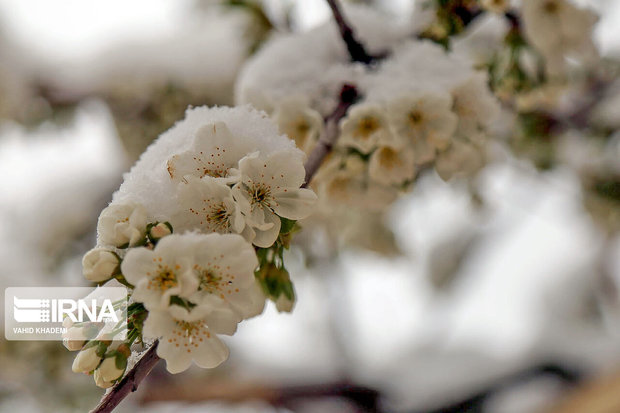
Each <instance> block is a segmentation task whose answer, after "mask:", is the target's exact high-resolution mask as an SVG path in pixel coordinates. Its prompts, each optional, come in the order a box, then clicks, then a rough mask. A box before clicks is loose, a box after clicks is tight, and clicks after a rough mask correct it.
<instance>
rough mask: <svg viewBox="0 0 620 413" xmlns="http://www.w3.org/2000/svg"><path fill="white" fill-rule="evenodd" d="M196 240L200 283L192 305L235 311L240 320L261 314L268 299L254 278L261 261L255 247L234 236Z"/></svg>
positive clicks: (206, 237)
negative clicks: (257, 256)
mask: <svg viewBox="0 0 620 413" xmlns="http://www.w3.org/2000/svg"><path fill="white" fill-rule="evenodd" d="M195 239H196V240H195V242H194V245H193V249H194V250H195V259H194V265H193V270H194V274H195V275H196V277H197V278H198V282H199V283H198V288H197V291H196V292H195V293H193V294H192V295H191V296H190V297H189V298H190V300H191V302H193V303H195V304H197V305H199V306H207V307H208V308H209V309H222V308H224V309H229V310H232V311H233V312H234V313H235V314H237V315H238V316H239V321H240V320H241V319H246V318H249V317H253V316H255V315H257V314H259V313H261V312H262V311H263V307H264V304H265V296H264V295H263V294H262V291H260V288H259V287H258V286H257V283H256V280H255V277H254V270H255V269H256V268H257V267H258V260H257V258H256V254H255V252H254V248H253V247H252V245H251V244H249V243H248V242H246V241H245V240H244V239H243V238H242V237H241V236H239V235H233V234H228V235H219V234H211V235H209V236H200V237H198V236H197V237H195ZM229 330H230V328H229Z"/></svg>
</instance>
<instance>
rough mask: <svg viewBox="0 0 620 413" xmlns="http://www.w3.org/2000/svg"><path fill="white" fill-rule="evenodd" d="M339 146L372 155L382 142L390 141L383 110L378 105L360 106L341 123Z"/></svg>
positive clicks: (353, 108) (350, 110) (354, 108)
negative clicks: (349, 147)
mask: <svg viewBox="0 0 620 413" xmlns="http://www.w3.org/2000/svg"><path fill="white" fill-rule="evenodd" d="M340 131H341V133H340V140H339V144H342V145H345V146H351V147H353V148H355V149H357V150H359V151H360V152H361V153H363V154H368V153H370V152H371V151H372V150H373V149H375V148H376V147H377V146H378V145H379V143H380V142H386V141H388V140H389V133H390V132H389V129H388V124H387V121H386V118H385V115H384V111H383V109H382V108H381V107H380V106H378V105H376V104H358V105H354V106H353V107H351V109H349V112H348V114H347V116H346V117H344V118H343V119H342V120H341V121H340Z"/></svg>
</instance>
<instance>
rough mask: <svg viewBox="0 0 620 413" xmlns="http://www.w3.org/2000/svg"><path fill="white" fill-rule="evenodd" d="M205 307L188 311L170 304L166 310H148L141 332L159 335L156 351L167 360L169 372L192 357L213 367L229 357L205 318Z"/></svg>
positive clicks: (184, 365) (179, 368)
mask: <svg viewBox="0 0 620 413" xmlns="http://www.w3.org/2000/svg"><path fill="white" fill-rule="evenodd" d="M205 316H206V312H205V310H204V308H195V309H193V310H191V311H188V310H187V309H185V308H183V307H180V306H176V305H175V306H171V307H170V308H169V309H168V311H159V310H154V311H150V312H149V315H148V318H147V319H146V321H145V323H144V336H145V337H149V338H158V339H159V345H158V346H157V355H158V356H159V357H161V358H163V359H164V360H166V369H167V370H168V371H169V372H170V373H180V372H182V371H184V370H186V369H187V368H188V367H189V366H190V365H191V363H192V361H194V362H195V363H196V364H197V365H198V366H200V367H204V368H214V367H217V366H218V365H220V364H221V363H222V362H224V361H225V360H226V359H227V358H228V348H227V347H226V345H225V344H224V343H222V341H221V340H220V339H219V338H218V337H217V336H216V335H215V332H214V331H212V330H211V329H210V328H209V326H208V325H207V323H206V321H205Z"/></svg>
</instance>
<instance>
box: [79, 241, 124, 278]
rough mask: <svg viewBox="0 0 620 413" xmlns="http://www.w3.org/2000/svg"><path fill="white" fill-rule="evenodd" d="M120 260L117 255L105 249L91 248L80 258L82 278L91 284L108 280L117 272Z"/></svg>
mask: <svg viewBox="0 0 620 413" xmlns="http://www.w3.org/2000/svg"><path fill="white" fill-rule="evenodd" d="M119 264H120V260H119V258H118V255H116V254H115V253H114V252H112V251H109V250H107V249H105V248H93V249H92V250H90V251H88V252H87V253H86V254H84V258H82V273H83V274H84V278H86V279H87V280H89V281H93V282H103V281H106V280H109V279H110V277H112V276H113V275H114V274H116V273H117V272H118V269H119Z"/></svg>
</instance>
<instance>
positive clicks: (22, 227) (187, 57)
mask: <svg viewBox="0 0 620 413" xmlns="http://www.w3.org/2000/svg"><path fill="white" fill-rule="evenodd" d="M224 3H225V4H222V2H216V1H197V0H132V1H120V0H106V1H100V0H89V1H78V0H53V1H50V0H0V287H1V288H2V289H4V288H6V287H15V286H77V285H87V284H86V281H85V280H84V279H83V277H82V275H81V256H82V255H83V254H84V252H86V251H87V250H88V249H90V248H91V247H92V245H93V244H94V242H95V226H96V220H97V216H98V214H99V212H100V211H101V209H102V208H104V207H105V206H106V205H107V203H108V202H109V201H110V200H111V195H112V192H113V191H114V190H115V189H116V188H117V187H118V185H119V184H120V182H121V181H122V174H123V173H124V172H126V171H127V170H128V169H129V167H130V166H131V164H132V163H133V162H134V161H135V160H136V159H137V157H138V156H139V154H140V153H141V152H142V150H144V148H145V147H146V145H148V143H149V142H150V141H152V139H154V138H155V137H156V136H157V135H158V134H159V133H160V132H162V131H164V130H165V129H167V128H168V127H170V126H171V125H172V124H173V123H174V121H175V120H178V119H180V118H181V117H182V116H183V111H184V109H185V108H186V107H187V106H188V105H190V104H191V105H202V104H209V105H214V104H218V105H230V104H232V103H233V85H234V81H235V77H236V74H237V72H238V70H239V69H240V67H241V66H242V64H243V62H244V61H245V60H246V59H247V58H248V57H249V56H250V55H251V54H252V53H253V52H254V51H255V50H257V49H258V48H259V47H260V44H261V43H262V42H263V41H264V40H265V38H266V37H267V36H269V33H270V31H272V30H280V31H286V30H292V31H303V30H308V29H310V28H312V27H315V26H316V25H317V24H320V23H322V22H324V21H325V20H326V19H328V18H329V17H330V16H329V13H328V9H327V7H326V5H325V4H324V2H323V1H322V0H304V1H303V2H302V1H301V0H299V1H294V0H269V1H264V2H258V3H252V2H235V1H229V2H224ZM368 3H373V2H368ZM581 3H582V4H589V5H591V6H592V7H595V8H596V9H598V10H599V11H600V12H601V19H600V21H599V23H598V25H597V29H596V32H595V40H596V43H597V45H598V46H599V48H600V50H601V52H602V54H603V55H604V56H606V57H620V24H619V23H620V3H619V2H616V1H613V0H607V1H605V0H592V1H581ZM374 6H375V7H378V8H381V9H383V10H384V11H385V12H386V13H392V14H393V15H394V16H395V18H398V19H408V18H411V15H412V14H413V13H414V7H413V4H412V2H411V1H408V0H393V1H376V2H374ZM300 64H302V62H300ZM616 141H618V139H616ZM616 148H617V149H618V148H620V143H618V142H616ZM498 151H500V155H501V156H498V157H497V158H498V160H497V161H494V162H493V163H491V164H490V165H488V166H487V167H486V168H485V169H484V170H483V171H482V172H481V174H480V176H479V177H478V178H477V179H476V181H475V182H474V183H472V184H470V185H465V184H464V183H462V182H461V183H458V182H457V183H445V182H443V181H442V180H440V179H439V178H438V177H437V176H435V175H433V174H428V175H426V176H424V177H422V179H421V180H420V181H419V182H418V184H417V186H416V187H415V189H414V191H413V192H412V193H411V194H409V195H408V196H406V197H404V198H402V199H401V200H399V201H398V202H397V203H396V205H395V206H394V207H393V208H392V209H391V211H390V213H389V214H388V215H387V216H386V217H385V223H386V226H387V227H388V228H389V229H390V230H391V231H392V233H393V236H394V238H393V239H390V244H391V247H390V248H391V252H392V253H391V254H387V255H386V254H385V253H378V252H372V251H369V250H367V249H363V248H359V247H351V248H343V249H342V250H341V251H340V252H339V254H338V255H335V254H323V255H324V256H325V255H327V256H328V257H329V258H328V259H323V260H322V261H320V262H313V263H311V265H310V266H309V267H308V266H307V262H306V261H307V260H306V257H305V256H304V254H303V251H302V250H301V249H300V248H293V249H292V250H291V251H290V253H289V257H288V260H287V262H288V263H289V264H288V265H289V270H290V272H291V274H292V277H293V280H294V282H295V285H296V291H297V295H298V303H297V306H296V308H295V311H294V312H293V313H292V314H279V313H278V312H277V311H276V310H275V308H274V306H273V305H271V304H270V305H268V307H267V308H266V310H265V313H264V314H263V316H261V317H258V318H256V319H252V320H249V321H246V322H244V323H243V324H242V325H241V326H240V329H239V331H238V333H237V334H236V335H235V336H234V337H232V338H230V339H228V341H227V343H228V344H229V346H230V347H231V358H230V360H229V361H227V362H226V363H225V364H224V365H222V366H221V367H219V368H217V369H216V370H213V371H204V370H200V369H190V370H189V371H187V372H185V373H183V374H180V375H177V376H170V375H168V374H167V373H166V372H165V371H164V369H163V368H161V367H162V366H159V367H160V368H158V369H156V370H155V371H154V372H153V373H152V377H150V378H149V380H147V381H146V382H145V383H144V385H143V386H142V387H141V389H140V390H139V391H138V393H136V394H135V395H132V396H130V397H129V398H128V399H127V400H126V401H125V402H123V404H122V405H121V406H120V407H119V410H118V411H136V409H139V410H140V411H148V412H162V413H163V412H173V411H175V412H176V411H189V412H192V411H205V412H248V413H249V412H275V411H289V410H292V411H297V412H332V411H334V412H341V411H342V412H348V411H351V412H353V411H363V410H361V409H363V407H364V406H365V405H366V404H368V403H371V404H372V400H373V399H374V398H375V397H376V398H377V399H378V401H379V404H380V406H381V408H382V410H384V411H402V412H429V411H440V409H444V411H448V410H445V409H448V408H450V407H452V408H453V409H455V410H452V411H488V412H534V411H543V409H548V408H556V409H560V410H556V411H568V410H561V409H562V407H557V406H558V405H557V403H559V402H561V401H562V400H565V399H564V398H566V397H573V396H572V395H573V394H574V393H572V392H574V391H575V389H581V388H583V387H582V386H584V385H585V386H589V385H591V386H594V387H596V385H597V383H598V381H597V380H606V381H605V383H611V384H609V386H611V387H609V388H610V389H611V390H610V391H609V392H608V393H610V394H611V393H613V390H614V389H616V393H618V394H620V390H619V389H620V385H618V384H617V383H618V382H619V381H620V379H618V376H619V374H620V304H619V301H618V293H617V288H618V285H619V284H618V283H619V282H620V240H619V239H618V237H617V236H616V235H614V232H613V231H609V230H608V229H607V228H606V227H605V224H602V225H601V223H600V220H598V219H597V216H596V214H594V215H593V214H592V211H591V210H588V209H587V208H586V205H585V204H584V197H585V195H584V191H583V187H582V182H581V180H580V177H579V176H577V175H576V173H575V172H574V171H573V170H571V169H569V168H562V167H558V168H554V169H551V170H546V171H541V170H539V169H537V168H536V167H535V166H534V165H533V164H532V162H530V161H528V160H526V159H520V158H517V157H515V156H514V155H512V154H511V153H510V152H509V151H506V150H504V151H503V152H502V149H501V148H498ZM615 155H616V156H618V158H616V159H618V162H620V149H618V151H617V152H616V153H615ZM612 156H614V154H612ZM472 185H473V186H474V187H472ZM472 194H474V195H472ZM611 208H612V213H615V214H618V213H619V212H618V209H616V210H615V211H613V208H620V204H613V205H612V207H611ZM3 307H4V306H2V308H3ZM2 311H3V310H2ZM73 356H74V354H73V353H70V352H68V351H67V350H66V349H65V348H64V347H63V346H62V344H61V343H53V342H51V343H50V342H40V343H37V342H7V341H6V340H4V338H2V339H0V412H16V411H19V412H22V411H23V412H49V411H87V410H88V409H89V408H91V407H93V406H94V405H95V404H96V402H97V401H98V400H99V397H100V396H101V393H102V390H101V389H99V388H97V387H95V386H94V384H93V381H92V379H91V378H89V377H87V376H84V375H79V374H74V373H72V372H71V362H72V357H73ZM601 378H602V379H601ZM614 380H615V381H614ZM589 383H594V384H589ZM613 383H616V384H615V386H616V387H613V386H612V384H613ZM369 400H370V402H369ZM461 402H464V403H465V404H463V405H460V406H459V403H461ZM615 402H616V403H617V404H616V405H615V406H620V403H619V402H618V401H617V400H616V401H615ZM572 405H573V406H575V403H572ZM554 406H555V407H554ZM468 408H470V409H472V410H467V409H468ZM564 408H565V407H564ZM617 408H618V410H608V411H610V412H612V411H620V407H617ZM459 409H460V410H459ZM475 409H479V410H475ZM584 411H595V410H584ZM601 411H607V410H601Z"/></svg>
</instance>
